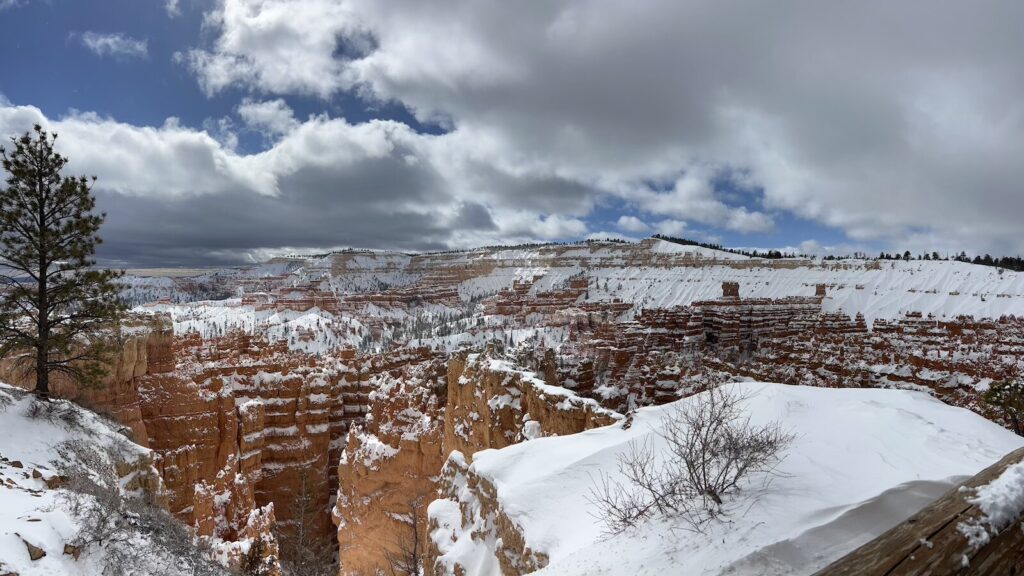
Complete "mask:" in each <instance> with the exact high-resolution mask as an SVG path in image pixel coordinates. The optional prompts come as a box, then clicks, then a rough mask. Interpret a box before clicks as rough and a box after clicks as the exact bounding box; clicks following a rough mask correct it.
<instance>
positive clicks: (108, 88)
mask: <svg viewBox="0 0 1024 576" xmlns="http://www.w3.org/2000/svg"><path fill="white" fill-rule="evenodd" d="M912 4H913V3H912V2H911V3H908V5H907V6H901V7H899V9H898V10H891V9H889V8H888V7H887V6H886V5H885V4H884V3H882V2H878V3H875V2H865V3H863V4H861V5H858V6H856V7H842V8H836V7H833V8H829V7H821V6H807V7H805V8H806V9H805V10H801V11H799V12H797V11H789V10H782V11H777V12H773V11H766V10H764V9H763V7H762V6H759V5H758V4H756V3H752V4H750V5H749V6H746V7H744V9H743V10H739V7H727V6H719V7H714V8H707V9H706V10H705V9H700V8H699V6H700V5H699V3H673V2H666V1H661V0H649V1H647V2H643V3H640V4H636V5H635V6H634V9H629V8H628V7H626V6H624V5H623V4H621V3H616V2H612V1H609V2H604V3H585V2H578V1H574V0H563V1H561V2H552V3H545V4H544V5H531V6H518V7H517V6H511V5H509V4H508V3H502V2H492V1H489V0H488V1H480V2H469V1H466V0H444V1H442V2H440V3H438V4H437V5H436V6H432V7H431V8H429V9H428V8H426V7H425V6H423V5H422V4H419V3H416V2H412V1H408V0H394V1H392V2H388V3H380V2H372V1H369V0H343V1H340V2H339V1H335V0H263V1H256V0H178V1H177V2H174V3H172V4H170V5H168V4H167V3H166V2H165V1H161V0H147V1H139V0H136V1H127V0H103V1H97V2H88V3H85V2H75V1H69V0H14V1H12V0H0V95H2V97H3V99H0V132H3V133H5V134H15V133H18V132H19V131H23V130H25V129H27V128H28V127H29V126H30V125H31V124H32V123H34V122H36V121H38V122H41V123H44V124H46V125H47V126H49V127H50V128H51V129H54V130H56V131H58V132H60V133H61V135H62V138H61V146H63V150H64V151H65V153H67V154H68V155H69V156H70V157H71V166H72V169H77V170H79V171H82V172H86V173H93V174H96V175H97V176H99V178H100V181H99V182H100V183H99V185H98V187H97V196H98V199H99V203H100V207H101V208H102V209H103V210H105V211H106V212H108V221H107V226H106V228H105V232H104V234H105V236H106V237H107V238H106V239H107V242H106V243H105V244H104V247H103V249H102V251H101V257H102V258H103V259H104V260H105V261H109V262H111V263H115V264H122V265H132V266H135V265H205V264H220V263H230V262H243V261H251V260H256V259H260V258H264V257H267V256H269V255H273V254H276V253H280V252H288V251H317V250H324V249H331V248H338V247H345V246H356V247H368V248H382V249H398V250H430V249H440V248H450V247H469V246H473V245H479V244H495V243H513V242H527V241H570V240H577V239H582V238H587V237H603V236H625V237H634V238H639V237H644V236H646V235H649V234H653V233H656V232H662V233H668V234H673V235H680V236H684V237H691V238H695V239H700V240H710V241H717V242H721V243H723V244H725V245H729V246H742V247H758V248H791V249H802V250H806V251H813V252H817V253H843V252H850V251H852V250H864V251H869V252H877V251H879V250H888V251H897V250H898V251H902V250H903V249H911V250H914V251H915V252H919V251H924V250H928V251H930V250H933V249H934V250H940V251H945V250H956V251H959V250H960V249H966V250H968V251H977V252H983V251H990V252H992V253H996V254H998V253H1017V252H1019V251H1021V250H1022V249H1024V240H1021V235H1020V234H1019V233H1018V232H1019V229H1018V226H1017V224H1016V219H1015V218H1010V217H1009V215H1008V214H1009V213H1013V208H1015V207H1016V203H1017V202H1019V201H1020V198H1021V197H1024V195H1022V194H1020V190H1019V185H1018V183H1019V182H1020V181H1021V178H1024V174H1022V173H1020V168H1019V166H1017V165H1019V164H1020V163H1019V162H1016V161H1015V160H1014V159H1013V158H1012V157H1011V156H1012V154H1011V153H1010V150H1011V149H1012V145H1013V144H1015V143H1019V141H1020V137H1021V136H1022V135H1024V114H1022V113H1021V112H1020V109H1019V102H1020V101H1021V98H1020V95H1021V86H1020V85H1019V84H1020V83H1024V80H1022V79H1021V78H1020V75H1019V66H1018V65H1017V64H1016V63H1015V62H1014V60H1013V59H1012V58H1009V57H1008V56H1006V54H1008V53H1010V52H1012V50H1011V48H1014V47H1015V46H1016V44H1017V43H1018V42H1019V41H1018V38H1017V36H1019V35H1018V34H1016V33H1014V32H1013V31H1014V30H1015V29H1016V28H1015V27H1014V25H1013V24H1014V23H1018V24H1019V23H1022V22H1021V14H1020V10H1018V9H1016V8H1013V7H1007V6H1005V5H1003V4H999V3H993V4H988V3H985V4H984V5H983V6H981V7H979V8H978V9H977V10H975V11H970V12H963V13H960V12H959V9H957V8H949V9H946V8H943V9H942V10H934V11H933V12H936V13H935V14H933V15H930V16H929V17H928V18H925V20H928V19H931V20H929V21H928V22H925V21H923V20H922V16H921V13H920V10H919V8H920V7H915V6H913V5H912ZM733 10H736V11H735V12H734V11H733ZM1000 13H1001V14H1000ZM979 14H980V15H981V17H979ZM997 14H999V15H1000V16H1001V18H998V19H994V16H996V15H997ZM879 18H882V19H884V20H886V21H887V22H888V28H886V29H884V30H881V31H880V30H879V29H877V27H876V26H875V24H874V23H875V22H876V21H878V19H879ZM992 22H997V24H992ZM926 24H927V25H928V26H930V27H931V28H928V26H925V25H926ZM922 27H924V28H926V30H924V31H922ZM949 38H952V40H948V39H949ZM765 46H771V50H766V49H765ZM810 54H814V55H815V57H813V58H812V57H810V56H809V55H810ZM1014 70H1016V71H1017V73H1014V72H1013V71H1014ZM168 119H174V120H171V121H169V120H168ZM1020 208H1024V206H1020Z"/></svg>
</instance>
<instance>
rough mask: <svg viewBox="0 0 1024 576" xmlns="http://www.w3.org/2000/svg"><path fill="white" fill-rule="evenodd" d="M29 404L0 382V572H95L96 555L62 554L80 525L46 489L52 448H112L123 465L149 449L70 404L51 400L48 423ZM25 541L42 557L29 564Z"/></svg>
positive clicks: (29, 575) (52, 462)
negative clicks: (75, 444) (73, 443)
mask: <svg viewBox="0 0 1024 576" xmlns="http://www.w3.org/2000/svg"><path fill="white" fill-rule="evenodd" d="M32 402H33V400H32V397H31V395H29V394H27V393H25V392H24V391H22V390H20V389H17V388H13V387H11V386H7V385H5V384H0V431H2V434H0V574H7V573H14V574H20V575H21V576H32V575H50V574H61V575H75V574H83V575H85V574H99V573H100V572H101V571H102V563H101V562H99V559H98V558H95V557H94V556H95V554H85V555H83V556H82V557H81V559H80V560H78V561H76V560H75V559H74V558H73V557H72V556H69V555H67V554H65V553H64V545H65V544H66V543H68V542H70V541H71V540H72V539H73V538H74V536H75V535H76V533H77V531H78V525H77V522H76V519H75V518H74V517H72V516H71V515H70V513H69V512H68V509H67V508H68V507H67V505H66V503H65V502H63V501H62V500H61V499H60V498H59V491H58V490H54V489H49V487H48V485H47V480H50V479H53V477H54V476H55V475H56V470H55V468H56V466H55V461H57V460H58V459H59V458H61V455H60V454H59V453H58V450H57V447H58V445H60V444H61V443H62V442H65V441H68V440H72V439H76V438H77V439H83V440H85V441H86V442H88V443H89V444H90V445H92V446H97V447H107V448H109V449H111V450H112V451H113V453H114V454H116V455H117V456H118V457H119V458H121V459H123V460H124V461H125V462H133V461H135V460H136V459H139V458H143V457H146V456H147V455H148V454H149V450H147V449H145V448H142V447H141V446H138V445H136V444H133V443H131V442H129V441H128V440H127V439H125V438H124V437H123V436H121V435H120V434H118V433H117V431H116V427H114V426H113V425H112V424H110V423H108V422H107V421H104V420H102V419H101V418H99V417H98V416H97V415H96V414H94V413H92V412H89V411H87V410H83V409H81V408H78V407H77V406H74V405H73V404H71V403H69V402H67V401H61V400H55V401H53V402H52V403H51V404H52V406H51V408H52V409H53V410H54V414H56V416H54V417H51V418H47V417H45V416H36V417H32V416H31V415H30V411H31V406H32ZM108 464H109V465H113V463H108ZM151 471H152V474H153V475H154V476H155V475H156V474H157V473H156V470H151ZM125 480H126V479H122V485H124V482H125ZM26 543H28V544H32V545H33V546H35V547H37V548H39V549H40V550H41V551H42V552H45V554H46V555H45V556H43V557H42V558H39V559H37V560H32V559H31V557H30V556H29V550H28V546H27V545H26Z"/></svg>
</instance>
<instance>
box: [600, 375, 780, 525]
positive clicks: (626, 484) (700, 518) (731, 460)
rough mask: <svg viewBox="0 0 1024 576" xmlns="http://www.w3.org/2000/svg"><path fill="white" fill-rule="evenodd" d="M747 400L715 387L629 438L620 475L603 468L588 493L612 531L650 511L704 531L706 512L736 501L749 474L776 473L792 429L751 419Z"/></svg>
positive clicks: (725, 509)
mask: <svg viewBox="0 0 1024 576" xmlns="http://www.w3.org/2000/svg"><path fill="white" fill-rule="evenodd" d="M746 400H748V397H747V396H744V395H741V394H739V393H737V392H735V391H734V390H733V389H730V388H722V387H718V388H712V389H710V390H708V391H707V392H706V393H704V394H702V395H700V396H696V397H694V398H692V399H691V400H690V401H689V402H684V403H681V404H679V405H677V407H676V408H675V409H673V410H671V411H670V412H669V413H668V414H666V415H665V416H664V417H663V418H662V422H661V429H660V430H659V431H658V432H657V436H658V437H660V438H661V440H662V441H663V443H664V448H662V449H661V450H660V451H656V450H655V446H654V444H655V442H654V441H653V440H654V439H653V438H648V439H646V440H644V441H642V442H633V443H631V444H630V446H629V449H628V450H627V451H626V452H625V453H624V454H621V455H620V456H619V459H618V470H619V475H620V476H622V478H623V480H622V481H620V480H616V479H614V478H612V477H611V476H610V475H608V474H602V475H601V476H600V477H599V478H598V479H596V480H595V481H594V485H593V486H592V488H591V493H590V497H589V500H590V502H591V503H592V504H593V505H595V506H596V507H597V510H598V513H597V514H596V516H597V517H598V518H599V519H600V520H602V521H603V522H604V523H605V526H606V531H607V533H608V534H609V535H611V534H618V533H621V532H624V531H626V530H628V529H630V528H633V527H635V526H637V525H639V524H641V523H643V522H644V521H646V520H648V519H650V518H652V517H662V518H666V519H669V520H673V521H680V522H681V523H682V524H681V527H682V528H685V529H688V530H693V531H697V532H702V531H703V529H704V527H705V525H706V524H707V523H708V522H710V521H711V520H713V519H715V518H718V517H721V516H723V515H726V514H728V513H729V512H730V511H732V510H733V509H734V508H735V505H736V504H738V500H736V499H734V498H732V497H733V496H734V495H735V494H736V493H737V492H739V491H740V488H741V485H742V483H743V481H744V480H745V479H747V478H749V477H751V476H753V475H756V474H763V475H764V478H766V479H767V478H770V477H771V476H772V475H774V474H775V473H776V472H775V469H776V466H777V465H778V463H779V462H780V461H781V460H782V458H783V452H784V451H785V449H786V447H787V446H788V445H789V444H790V443H791V442H792V440H793V435H791V434H789V433H787V432H786V431H785V430H783V429H782V427H781V425H780V424H779V423H777V422H772V423H770V424H766V425H764V426H754V425H753V424H751V423H750V418H749V417H744V415H743V410H742V406H741V404H742V403H743V402H744V401H746Z"/></svg>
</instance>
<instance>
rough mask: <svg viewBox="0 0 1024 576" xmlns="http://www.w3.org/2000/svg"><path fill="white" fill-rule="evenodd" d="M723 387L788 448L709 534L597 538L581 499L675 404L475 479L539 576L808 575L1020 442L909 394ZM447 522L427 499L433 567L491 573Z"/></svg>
mask: <svg viewBox="0 0 1024 576" xmlns="http://www.w3.org/2000/svg"><path fill="white" fill-rule="evenodd" d="M730 386H734V387H735V388H736V389H737V391H739V392H741V393H743V394H747V395H749V399H748V400H747V401H746V402H745V404H744V406H745V410H746V412H747V414H748V415H749V416H750V418H751V422H752V423H754V424H755V425H756V424H763V423H768V422H771V421H776V420H778V421H781V423H782V424H783V426H784V427H785V428H786V429H788V430H789V431H790V432H792V433H794V434H795V435H796V438H795V440H794V442H793V444H792V446H791V447H790V449H789V451H788V453H787V456H786V458H785V459H784V460H783V462H782V463H781V465H780V467H779V469H778V472H779V475H778V476H777V477H774V478H773V479H772V481H771V483H770V484H767V486H765V487H762V481H763V480H764V478H760V479H752V480H751V483H749V484H748V485H746V486H744V488H745V490H744V492H745V493H746V494H753V493H754V492H755V491H756V492H758V493H759V494H760V497H759V498H757V499H756V500H755V499H750V500H749V501H744V502H742V506H741V508H740V509H741V512H738V513H734V514H733V515H732V516H731V517H730V518H729V521H728V523H713V524H712V525H711V526H710V528H709V529H708V532H707V533H706V534H692V533H687V532H682V531H679V530H673V529H672V528H673V526H672V525H671V524H670V523H669V522H668V521H665V520H654V521H652V522H651V523H649V524H647V525H645V526H644V527H642V528H640V529H637V530H636V531H633V532H627V533H624V534H621V535H618V536H615V537H611V538H609V539H604V540H603V539H602V537H601V536H602V526H601V525H600V524H599V523H597V522H595V521H594V519H593V518H592V514H593V513H595V512H596V510H595V508H594V507H593V505H592V504H591V503H590V502H588V500H587V495H588V493H589V491H590V488H591V486H592V485H593V480H592V479H593V478H594V476H595V475H596V474H598V473H600V472H604V473H608V474H611V475H612V477H613V478H616V477H617V474H618V473H617V471H616V470H617V457H618V455H619V454H621V453H623V452H624V451H625V450H626V449H627V448H628V446H629V444H630V442H632V441H636V440H643V439H648V440H650V441H652V442H654V443H655V444H656V445H657V444H658V443H659V442H661V440H660V438H659V437H658V436H657V435H656V434H654V431H655V430H656V429H658V427H659V426H660V425H661V418H662V417H663V415H665V414H666V413H668V411H669V410H672V407H673V405H672V404H670V405H666V406H661V407H651V408H643V409H640V410H638V411H637V412H636V414H635V417H634V421H633V424H632V426H630V427H629V429H623V427H622V425H621V424H616V425H613V426H608V427H604V428H599V429H594V430H590V431H586V432H583V433H580V434H575V435H571V436H561V437H547V438H537V439H534V440H531V441H529V442H524V443H522V444H517V445H513V446H510V447H507V448H504V449H501V450H485V451H482V452H478V453H476V454H475V455H474V456H473V464H472V465H471V470H472V471H473V472H475V473H476V474H478V475H480V476H482V477H484V478H486V479H487V480H489V481H490V482H491V483H492V484H493V485H494V486H495V488H496V489H497V496H498V500H499V502H500V506H501V508H502V510H503V511H504V513H505V515H506V516H507V517H508V518H509V519H510V520H512V521H513V522H514V523H515V524H517V525H518V526H519V527H520V528H521V530H522V533H523V535H524V538H525V541H526V545H527V546H529V547H530V548H531V549H533V550H535V551H538V552H542V553H544V554H547V555H548V556H549V558H550V563H549V564H548V565H547V566H546V567H545V568H544V569H543V570H541V571H540V572H538V574H552V575H554V574H558V575H567V576H572V575H576V574H580V575H582V574H652V575H654V574H657V575H659V576H660V575H663V574H694V575H705V574H706V575H710V574H723V573H729V574H739V575H745V574H764V573H771V574H805V573H811V572H814V571H815V570H817V569H819V568H821V567H823V566H825V565H826V564H828V563H829V562H830V561H832V560H834V559H836V558H838V557H839V556H841V555H843V554H845V553H846V552H849V551H851V550H852V549H854V548H856V547H857V546H859V545H860V544H863V543H864V542H866V541H868V540H869V539H871V538H872V537H874V536H876V535H878V534H880V533H882V532H883V531H885V530H886V529H888V528H889V527H891V526H892V525H894V524H896V523H897V522H899V521H900V520H902V519H903V518H905V517H906V516H908V515H910V514H912V513H913V512H914V511H916V510H917V509H919V508H921V507H922V506H924V505H925V504H926V503H927V502H929V501H931V500H932V499H934V498H936V497H938V496H939V495H941V494H942V493H943V492H945V491H946V490H947V489H948V488H949V487H950V486H952V485H954V484H955V483H957V482H959V481H962V480H963V479H964V478H965V477H968V476H971V475H974V474H976V473H977V472H978V471H979V470H981V469H983V468H985V467H987V466H988V465H990V464H992V463H993V462H994V461H996V460H998V459H999V458H1000V457H1001V456H1002V455H1003V454H1005V453H1007V452H1009V451H1011V450H1013V449H1015V448H1018V447H1020V446H1021V445H1024V438H1021V437H1018V436H1016V435H1014V434H1012V433H1010V432H1008V431H1006V430H1005V429H1003V428H1001V427H999V426H997V425H996V424H994V423H991V422H989V421H987V420H985V419H984V418H982V417H980V416H978V415H976V414H974V413H972V412H969V411H967V410H964V409H960V408H954V407H951V406H948V405H945V404H943V403H941V402H939V401H938V400H935V399H934V398H932V397H930V396H928V395H926V394H922V393H918V392H912V391H903V390H878V389H826V388H812V387H803V386H787V385H780V384H765V383H750V382H747V383H737V384H731V385H730ZM695 398H696V397H690V398H687V399H683V400H680V401H679V402H684V403H685V402H693V401H695ZM1016 473H1019V471H1018V472H1016ZM1014 482H1018V484H1016V486H1018V487H1019V486H1020V484H1019V482H1020V480H1019V479H1017V478H1014V477H1008V478H1007V480H1006V482H1005V486H1004V484H997V485H996V484H995V483H994V486H993V488H992V489H991V491H990V492H986V494H991V495H992V500H991V502H992V503H993V506H994V507H993V509H992V510H993V513H996V512H997V511H1000V510H1004V508H1003V505H1004V503H1005V502H1007V501H1012V502H1013V503H1014V505H1019V503H1020V502H1019V500H1017V499H1018V498H1020V495H1019V494H1016V493H1013V494H1016V495H1012V496H1011V492H1010V491H1008V490H1007V489H1006V486H1011V485H1014ZM996 495H998V497H997V496H996ZM463 496H464V497H465V500H462V501H463V503H464V504H467V505H470V507H472V499H471V498H469V497H468V495H467V494H464V495H463ZM1007 496H1009V498H1008V499H1007ZM979 497H981V496H980V495H979ZM987 497H988V496H986V498H987ZM986 501H988V500H986ZM453 504H454V505H455V506H454V507H453ZM457 513H458V502H454V501H447V503H446V502H445V501H443V500H442V501H436V502H435V503H434V504H432V505H431V507H430V509H429V514H430V515H431V517H432V518H434V519H435V520H437V521H438V525H439V526H440V527H441V528H439V529H438V530H435V532H434V533H433V537H434V539H435V541H438V542H439V545H441V542H443V546H442V551H444V552H445V554H444V555H443V556H442V561H443V562H451V561H459V562H460V563H463V560H465V562H466V564H465V565H466V567H467V568H468V569H470V571H471V572H473V573H477V574H498V573H499V572H498V569H497V564H496V562H490V561H489V560H488V558H491V559H493V554H494V550H495V546H496V545H497V544H496V542H494V541H493V540H488V539H487V538H484V539H476V540H474V539H473V538H466V537H460V536H464V534H460V529H461V528H460V518H457V517H456V515H457ZM485 524H486V522H484V523H483V524H481V525H477V526H474V528H473V529H483V528H487V526H486V525H485ZM766 526H770V529H766ZM453 536H454V537H455V540H454V541H453V540H452V537H453ZM474 569H477V570H478V571H474Z"/></svg>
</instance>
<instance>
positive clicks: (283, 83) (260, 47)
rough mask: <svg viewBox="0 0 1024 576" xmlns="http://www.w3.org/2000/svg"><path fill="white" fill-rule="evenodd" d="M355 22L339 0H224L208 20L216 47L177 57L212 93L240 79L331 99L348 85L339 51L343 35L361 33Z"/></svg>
mask: <svg viewBox="0 0 1024 576" xmlns="http://www.w3.org/2000/svg"><path fill="white" fill-rule="evenodd" d="M353 24H354V21H353V19H352V18H351V16H350V13H349V10H348V8H347V5H346V4H345V3H342V2H337V1H335V0H224V1H223V2H221V3H220V4H219V5H218V8H217V9H215V10H214V11H213V12H210V13H209V14H208V15H207V18H206V22H205V24H204V27H206V28H209V29H213V30H217V31H219V33H220V35H219V36H218V38H217V41H216V43H215V46H214V47H213V48H212V49H210V50H204V49H193V50H190V51H188V52H184V53H179V54H178V55H177V58H178V60H180V61H181V62H183V63H184V64H186V65H187V66H188V67H189V68H190V69H191V70H193V71H194V72H195V74H196V76H197V78H198V79H199V83H200V85H201V86H202V88H203V90H204V91H205V92H206V93H207V94H210V95H213V94H216V93H218V92H220V91H222V90H224V89H225V88H227V87H228V86H231V85H235V84H238V85H242V86H246V87H249V88H253V89H256V90H259V91H265V92H271V93H276V94H285V93H289V94H308V95H314V96H319V97H323V98H326V97H328V96H330V95H331V94H332V93H334V92H336V91H337V90H338V89H340V88H342V87H346V86H348V84H347V83H346V81H345V79H344V70H345V63H344V61H343V60H341V59H339V58H336V52H337V48H338V40H339V38H340V37H342V35H343V34H347V35H358V33H359V30H358V28H356V27H354V26H353Z"/></svg>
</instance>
